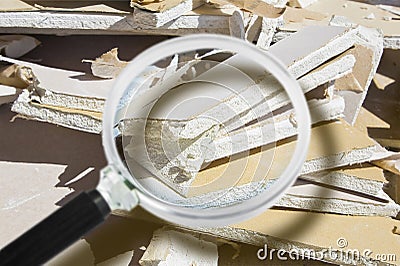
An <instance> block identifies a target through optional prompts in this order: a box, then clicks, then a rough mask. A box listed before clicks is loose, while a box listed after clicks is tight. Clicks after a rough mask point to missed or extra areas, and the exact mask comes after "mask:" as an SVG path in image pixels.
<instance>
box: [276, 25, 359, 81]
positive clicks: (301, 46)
mask: <svg viewBox="0 0 400 266" xmlns="http://www.w3.org/2000/svg"><path fill="white" fill-rule="evenodd" d="M355 34H356V29H350V28H348V29H346V28H344V27H333V26H312V27H305V28H303V29H301V30H299V31H298V32H297V33H295V34H293V35H291V36H290V37H288V38H286V39H284V40H282V41H280V42H278V43H276V44H275V45H272V46H271V47H270V49H269V52H270V53H272V54H273V55H275V56H277V57H278V58H279V59H281V61H282V63H284V64H285V65H286V66H288V68H289V71H290V73H291V74H292V75H293V76H294V77H295V78H299V77H301V76H303V75H304V74H307V73H308V72H309V71H310V70H312V69H314V68H315V67H317V66H319V65H320V64H322V63H324V62H326V61H327V60H329V59H331V58H333V57H335V56H336V55H339V54H341V53H343V52H344V51H346V50H347V49H349V48H350V47H352V46H353V45H354V42H355ZM310 39H312V40H313V42H310ZM288 51H290V52H288Z"/></svg>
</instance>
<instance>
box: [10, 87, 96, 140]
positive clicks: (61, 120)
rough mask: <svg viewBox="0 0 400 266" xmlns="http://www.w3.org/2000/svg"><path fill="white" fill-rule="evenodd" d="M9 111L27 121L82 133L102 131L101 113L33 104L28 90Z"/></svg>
mask: <svg viewBox="0 0 400 266" xmlns="http://www.w3.org/2000/svg"><path fill="white" fill-rule="evenodd" d="M69 98H70V96H69ZM71 98H72V97H71ZM11 110H12V111H13V112H16V113H18V114H21V115H22V116H25V117H27V118H28V119H34V120H37V121H42V122H48V123H53V124H56V125H61V126H64V127H67V128H71V129H75V130H80V131H84V132H89V133H97V134H98V133H100V132H101V129H102V122H101V117H102V113H100V112H97V111H87V110H80V109H74V108H67V107H57V106H54V105H45V104H39V103H34V102H32V99H31V94H30V92H29V91H28V90H23V91H22V93H21V94H20V95H19V96H18V98H17V100H16V101H15V102H14V103H13V106H12V108H11Z"/></svg>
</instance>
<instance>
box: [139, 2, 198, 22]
mask: <svg viewBox="0 0 400 266" xmlns="http://www.w3.org/2000/svg"><path fill="white" fill-rule="evenodd" d="M134 4H135V3H134ZM203 4H204V1H203V0H185V1H183V2H181V3H179V4H178V5H176V6H174V7H171V8H170V9H168V10H165V11H164V12H149V11H146V10H142V9H140V8H135V9H134V13H133V21H134V22H135V23H136V24H137V25H139V26H141V27H143V28H146V27H161V26H163V25H164V24H166V23H168V22H170V21H172V20H174V19H176V18H178V17H180V16H182V15H184V14H185V13H187V12H189V11H192V10H193V9H196V8H197V7H199V6H201V5H203Z"/></svg>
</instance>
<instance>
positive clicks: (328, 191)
mask: <svg viewBox="0 0 400 266" xmlns="http://www.w3.org/2000/svg"><path fill="white" fill-rule="evenodd" d="M382 194H383V195H382V197H384V201H383V200H382V201H381V200H380V199H379V200H378V199H370V198H368V197H366V196H365V195H357V193H350V192H344V191H340V190H336V189H333V188H326V187H322V186H319V185H316V184H310V183H304V184H297V185H296V184H295V185H294V186H292V187H291V188H289V190H288V191H287V192H286V193H285V195H284V196H283V197H282V198H281V199H279V200H278V202H277V203H275V205H274V206H275V207H279V208H290V209H302V210H311V211H317V212H325V213H337V214H344V215H362V216H390V217H396V216H397V214H398V213H399V211H400V206H399V205H398V204H396V203H395V202H393V200H391V199H390V198H389V196H387V195H386V194H384V192H383V191H382Z"/></svg>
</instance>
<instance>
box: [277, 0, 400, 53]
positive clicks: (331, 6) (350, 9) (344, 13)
mask: <svg viewBox="0 0 400 266" xmlns="http://www.w3.org/2000/svg"><path fill="white" fill-rule="evenodd" d="M310 11H311V12H316V13H320V14H325V17H324V18H315V17H314V18H311V19H309V18H307V13H306V12H310ZM371 13H373V14H374V16H375V19H373V20H372V19H365V17H367V16H368V15H369V14H371ZM297 14H298V16H300V17H302V18H303V20H297V21H291V20H285V25H284V26H282V27H280V28H279V30H280V31H281V32H285V33H291V32H295V31H297V30H299V29H301V28H303V27H305V26H310V25H328V24H329V21H330V19H331V18H332V16H335V17H336V16H337V17H341V18H345V22H344V23H345V24H347V26H349V25H353V23H354V24H357V25H362V26H365V27H368V28H379V29H381V30H382V31H383V36H384V48H389V49H399V48H400V31H399V29H400V27H399V25H400V21H399V18H400V15H396V14H393V13H391V12H389V11H386V10H382V9H381V8H379V7H378V6H375V5H372V4H367V3H361V2H360V1H348V0H338V1H331V0H318V1H317V2H316V3H314V4H313V5H311V6H309V7H307V8H305V9H299V10H298V12H297ZM387 18H391V19H389V20H388V19H387ZM337 21H338V20H337ZM348 22H351V23H350V24H349V23H348ZM345 24H343V23H340V24H337V25H340V26H344V25H345Z"/></svg>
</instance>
